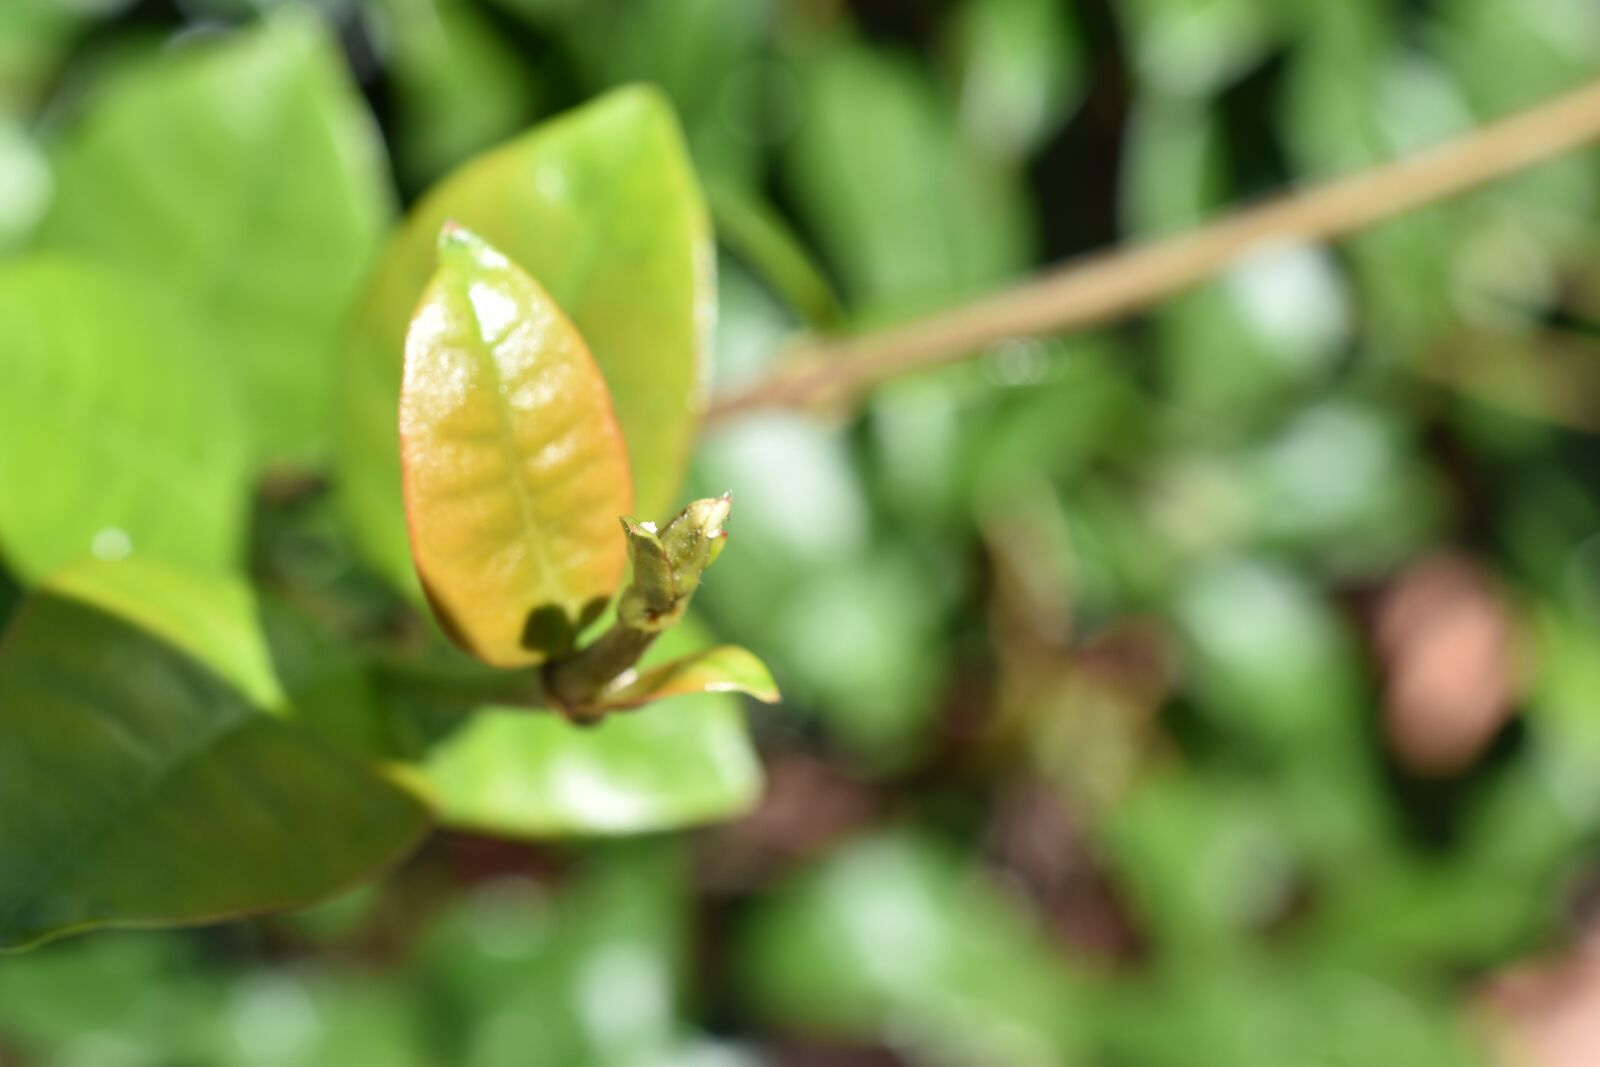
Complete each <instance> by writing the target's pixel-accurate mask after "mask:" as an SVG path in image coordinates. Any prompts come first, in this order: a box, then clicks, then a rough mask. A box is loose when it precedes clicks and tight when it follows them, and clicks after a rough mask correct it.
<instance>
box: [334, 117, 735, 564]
mask: <svg viewBox="0 0 1600 1067" xmlns="http://www.w3.org/2000/svg"><path fill="white" fill-rule="evenodd" d="M452 219H453V220H455V221H456V222H459V223H461V224H462V225H463V226H466V227H468V228H470V229H471V230H473V231H474V232H475V233H478V234H480V235H482V236H483V237H484V239H485V240H487V241H489V242H490V243H491V244H493V245H494V246H495V247H496V248H499V249H501V250H502V251H503V252H504V253H505V254H506V255H507V256H509V257H510V258H511V259H512V260H514V261H515V262H517V263H518V264H520V265H521V266H522V267H524V268H525V269H526V270H527V271H528V272H529V273H530V274H531V275H533V276H534V277H536V278H537V279H538V280H539V282H540V284H541V285H542V286H543V287H544V289H545V290H546V291H547V292H548V293H549V294H550V296H551V297H553V298H554V299H555V301H556V303H557V304H559V305H560V307H561V308H562V310H563V311H565V312H566V314H567V316H568V317H569V318H570V319H571V320H572V323H573V325H574V326H576V327H577V330H578V333H579V334H580V335H582V337H583V338H584V340H585V341H587V342H588V345H589V349H590V351H591V352H592V353H593V354H594V358H595V361H596V362H597V363H598V364H599V366H600V370H601V372H602V373H603V374H604V375H605V378H606V383H607V385H609V387H610V389H611V396H612V400H613V402H614V403H615V405H616V411H617V417H618V419H619V420H620V422H621V424H622V433H623V437H624V438H625V439H626V441H627V444H628V455H629V459H630V462H631V465H632V468H633V474H634V479H635V484H636V488H637V494H638V498H637V511H638V513H639V514H641V515H657V516H662V517H664V516H665V514H666V513H667V512H668V511H669V510H670V509H671V507H672V505H673V503H674V501H675V500H676V498H677V495H678V489H679V484H680V481H681V479H682V474H683V467H684V464H685V463H686V461H687V451H688V448H689V443H690V440H691V438H692V436H693V433H694V426H695V412H696V411H697V410H698V407H699V403H700V398H699V385H700V379H701V374H702V363H703V360H705V359H708V358H709V350H708V345H709V336H708V328H709V326H710V324H711V316H712V313H713V308H714V303H713V301H714V299H715V297H714V291H713V288H712V277H711V270H712V266H713V259H712V247H711V241H710V235H709V233H708V231H707V227H706V219H705V214H704V210H703V207H702V205H701V202H700V194H699V191H698V189H697V187H696V185H695V180H694V175H693V173H692V172H691V171H690V169H689V166H688V161H687V159H686V158H685V156H684V154H683V148H682V144H681V141H680V138H679V135H678V131H677V129H676V126H675V124H674V122H673V119H672V115H671V112H670V110H669V109H668V108H667V106H666V104H665V102H664V101H663V100H662V99H661V97H660V96H659V95H657V94H656V93H654V92H652V91H650V90H648V89H642V88H638V89H625V90H620V91H618V92H616V93H612V94H610V95H608V96H606V97H603V98H602V99H600V100H597V101H595V102H593V103H591V104H588V105H585V106H584V107H583V108H581V109H579V110H577V111H574V112H572V113H570V114H568V115H566V116H564V117H561V118H558V119H556V120H554V121H552V122H550V123H547V124H545V125H542V126H540V127H538V128H537V129H535V130H533V131H531V132H529V133H527V134H525V135H523V136H522V137H519V138H518V139H516V140H514V141H512V142H510V143H508V144H506V145H504V146H502V147H500V148H498V149H496V150H494V151H493V152H490V153H488V154H487V155H483V156H480V157H478V158H477V159H476V160H474V161H472V162H471V163H468V164H467V165H466V166H465V167H463V168H462V169H461V170H459V171H457V172H456V173H454V174H453V175H451V176H450V177H448V178H446V179H445V181H444V182H443V183H442V184H441V185H439V186H438V187H436V188H435V189H434V190H433V191H432V192H431V193H429V194H428V196H426V197H425V198H424V199H423V201H422V202H421V204H419V205H418V207H417V208H416V209H415V210H414V211H413V212H412V214H411V217H410V218H409V219H408V221H407V223H406V225H405V228H404V229H403V230H402V231H401V232H400V233H399V235H398V236H397V237H396V238H395V240H394V241H393V243H392V244H391V245H390V247H389V250H388V252H387V253H386V254H385V256H384V259H383V263H382V266H381V267H380V269H379V271H378V273H377V275H376V277H375V278H374V279H373V282H372V285H371V288H370V289H369V290H368V292H367V296H366V299H365V302H364V304H363V308H362V311H361V313H360V318H359V322H358V324H357V327H356V330H355V336H354V338H353V339H352V341H351V344H350V346H349V348H348V350H347V352H346V353H345V359H344V361H343V364H342V370H341V373H342V376H343V377H342V382H343V392H342V397H341V399H340V401H339V413H340V417H339V420H338V422H339V431H340V435H341V436H340V441H339V455H338V463H339V467H338V473H339V481H340V485H339V488H340V494H341V496H342V498H343V504H344V506H345V508H346V510H347V514H348V516H349V520H350V522H351V524H352V529H353V531H354V532H355V534H356V538H357V542H358V544H359V545H360V547H361V549H362V551H363V552H364V553H365V554H366V555H367V557H368V558H369V559H370V561H371V562H372V563H373V564H374V565H375V566H377V567H378V569H379V570H380V571H381V572H382V573H383V575H384V576H385V577H386V578H388V579H389V580H390V581H391V582H393V583H394V584H395V585H396V586H397V587H399V588H402V589H412V590H414V589H415V588H416V579H415V577H414V575H413V574H412V567H411V558H410V553H409V551H408V549H407V545H406V531H405V517H404V514H403V510H402V507H401V497H400V469H399V468H400V462H399V451H398V448H397V446H396V438H395V417H394V411H395V401H396V397H397V396H398V395H399V392H400V377H401V359H400V355H401V351H402V348H403V345H402V342H401V338H402V337H403V336H404V332H405V324H406V321H407V318H408V316H409V315H410V314H411V311H412V309H413V308H414V307H415V305H416V302H417V299H418V297H419V296H420V294H421V293H422V290H423V287H424V285H425V284H426V283H427V279H428V276H429V275H430V274H431V273H432V271H433V267H434V246H435V244H436V243H437V235H438V232H439V229H440V227H441V226H442V225H443V224H444V223H445V222H446V221H448V220H452ZM613 517H614V516H613Z"/></svg>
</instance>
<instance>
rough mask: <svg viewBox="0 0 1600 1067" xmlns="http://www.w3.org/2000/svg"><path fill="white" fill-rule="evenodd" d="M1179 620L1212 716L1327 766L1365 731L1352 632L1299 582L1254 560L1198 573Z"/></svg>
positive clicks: (1182, 596)
mask: <svg viewBox="0 0 1600 1067" xmlns="http://www.w3.org/2000/svg"><path fill="white" fill-rule="evenodd" d="M1177 612H1178V615H1177V621H1178V624H1179V626H1180V628H1181V631H1182V632H1183V634H1184V635H1185V637H1186V638H1187V640H1188V641H1189V642H1190V647H1191V649H1192V651H1193V655H1192V656H1191V659H1190V669H1191V671H1192V673H1193V675H1194V677H1193V680H1192V683H1191V684H1192V686H1193V688H1194V689H1195V691H1196V692H1197V694H1198V695H1199V697H1200V699H1201V700H1202V702H1203V706H1204V707H1205V709H1206V711H1208V712H1209V713H1211V714H1212V715H1214V716H1216V717H1217V719H1218V721H1219V723H1220V724H1222V725H1224V726H1226V727H1227V728H1229V729H1231V730H1236V731H1238V733H1239V734H1240V735H1241V736H1245V737H1250V738H1253V739H1256V740H1259V741H1261V742H1265V743H1267V744H1269V745H1272V746H1274V747H1276V748H1279V749H1280V750H1287V749H1293V750H1297V751H1300V752H1303V753H1306V754H1309V753H1311V752H1319V753H1321V755H1322V757H1323V758H1328V757H1329V756H1330V755H1332V753H1330V752H1329V747H1328V746H1329V744H1330V742H1333V743H1335V744H1336V747H1342V746H1343V745H1345V744H1348V743H1349V742H1350V741H1351V740H1352V739H1353V735H1354V730H1355V728H1356V727H1357V725H1358V723H1357V722H1355V721H1354V718H1353V711H1354V709H1355V708H1357V707H1359V706H1360V705H1359V701H1360V699H1361V693H1362V688H1361V678H1362V675H1361V670H1360V661H1359V660H1358V658H1357V655H1356V649H1355V647H1354V644H1353V642H1352V640H1351V637H1350V635H1349V633H1348V632H1347V631H1346V629H1345V627H1344V625H1343V624H1342V622H1341V621H1340V620H1339V619H1338V617H1337V616H1335V615H1334V614H1333V613H1332V611H1331V610H1330V608H1329V606H1328V605H1327V604H1325V603H1324V602H1323V601H1322V600H1321V599H1320V596H1319V594H1318V593H1317V591H1315V590H1313V589H1310V588H1307V587H1306V585H1305V583H1304V582H1303V581H1301V580H1300V579H1299V578H1298V577H1297V576H1295V575H1294V574H1292V573H1290V572H1287V571H1285V570H1283V569H1281V568H1277V567H1272V566H1268V565H1265V564H1262V563H1259V562H1253V561H1248V560H1224V561H1220V562H1218V563H1216V564H1214V565H1212V566H1208V567H1206V568H1204V569H1201V570H1198V571H1196V572H1195V573H1194V574H1193V575H1192V576H1191V577H1190V579H1189V580H1188V581H1187V582H1186V583H1185V584H1184V586H1183V587H1182V589H1181V590H1180V592H1179V600H1178V605H1177Z"/></svg>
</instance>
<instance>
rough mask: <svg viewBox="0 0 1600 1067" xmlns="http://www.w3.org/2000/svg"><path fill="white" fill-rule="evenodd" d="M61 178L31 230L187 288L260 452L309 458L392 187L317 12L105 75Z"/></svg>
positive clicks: (317, 445) (74, 134)
mask: <svg viewBox="0 0 1600 1067" xmlns="http://www.w3.org/2000/svg"><path fill="white" fill-rule="evenodd" d="M113 176H114V178H113ZM57 178H58V183H59V187H58V189H57V195H56V200H55V203H54V206H53V209H52V211H51V214H50V216H49V217H48V218H47V220H46V222H45V227H44V231H43V239H44V241H45V242H46V243H47V244H48V245H50V246H53V247H56V248H62V249H69V250H72V251H75V252H80V253H84V254H87V255H91V256H95V257H99V258H101V259H103V260H105V261H107V262H110V263H115V264H119V265H121V266H123V267H125V268H127V269H128V270H129V271H130V272H132V273H136V274H137V275H139V276H140V277H142V278H145V279H147V280H148V281H150V282H152V283H153V284H155V285H158V286H160V287H162V288H164V289H166V290H167V291H169V292H171V293H174V294H177V295H178V296H179V297H181V298H182V299H184V300H186V301H188V307H189V310H190V312H191V314H193V315H194V316H195V317H196V318H197V320H199V321H200V322H201V323H202V324H203V326H204V328H205V329H206V330H207V337H206V340H207V341H208V342H209V344H210V345H211V347H212V351H213V352H214V353H215V358H216V360H217V362H218V364H219V365H221V366H224V367H226V368H228V369H229V371H230V372H231V373H233V374H235V375H236V376H237V378H238V380H239V381H240V383H241V384H242V387H243V388H244V390H245V391H246V393H245V395H247V396H249V398H250V405H249V408H248V410H247V412H246V414H247V415H248V417H249V425H248V429H249V432H250V433H251V434H252V436H253V439H254V446H255V451H256V454H257V456H258V457H259V458H260V459H262V460H272V461H283V460H292V461H303V460H308V459H314V458H316V457H317V456H318V454H319V452H320V451H321V449H322V447H323V446H324V444H325V440H324V439H325V437H326V436H327V426H328V392H329V388H330V386H331V380H330V377H329V371H328V366H329V362H330V359H331V357H332V354H333V345H334V343H335V341H336V333H337V330H338V329H339V328H340V326H341V324H342V321H343V317H344V315H345V312H346V306H347V304H348V303H349V300H350V298H351V296H352V295H353V294H354V293H355V291H356V287H357V286H358V285H359V282H360V279H361V276H362V274H363V273H364V272H365V270H366V269H367V266H368V264H369V261H370V258H371V256H372V253H373V252H374V251H375V249H376V247H377V242H378V240H379V238H380V236H381V234H382V231H383V227H384V225H385V223H386V222H387V220H388V217H389V213H390V208H391V202H392V199H393V194H392V192H391V191H390V189H389V187H388V180H387V177H386V173H385V168H384V165H383V159H382V155H381V148H380V145H379V143H378V141H377V139H376V136H375V131H374V128H373V126H372V123H371V121H370V119H369V117H368V115H367V113H366V111H365V109H364V106H363V104H362V102H361V100H360V97H359V96H358V95H357V93H356V90H355V87H354V86H353V85H352V84H351V83H350V79H349V76H348V74H347V72H346V71H345V70H344V68H343V61H342V59H341V58H340V56H339V54H338V52H337V49H336V48H335V47H334V45H333V43H332V42H331V41H329V40H328V39H327V37H326V34H325V31H324V30H323V29H322V28H321V23H320V21H318V20H317V19H316V18H315V17H314V16H312V15H310V14H307V13H305V12H300V11H294V10H289V11H285V12H282V13H280V14H278V15H276V16H274V17H272V18H270V19H269V20H267V21H266V22H265V23H264V24H263V25H262V26H261V27H260V28H259V29H255V30H251V31H248V32H246V33H242V34H239V35H237V36H233V37H230V38H227V39H225V40H224V41H222V42H221V43H215V42H212V41H207V42H204V43H200V44H194V45H191V46H188V47H186V48H185V49H182V50H179V51H172V50H168V51H165V52H162V53H161V54H160V55H158V56H154V57H152V59H151V60H150V62H149V63H148V64H146V65H144V66H142V67H140V68H138V69H136V70H134V71H132V72H129V74H128V75H127V76H125V77H123V78H121V79H117V80H113V81H112V82H111V83H110V84H108V85H107V86H106V87H105V90H104V91H103V92H102V93H101V94H99V95H98V96H96V97H95V98H94V99H93V100H92V102H91V104H90V106H89V108H88V110H87V113H86V114H85V115H84V116H83V117H82V119H81V120H80V121H79V122H78V123H77V124H76V126H75V127H74V128H73V129H72V131H71V133H70V135H69V136H68V138H67V141H66V143H65V145H64V146H63V151H62V152H61V155H60V162H59V169H58V173H57Z"/></svg>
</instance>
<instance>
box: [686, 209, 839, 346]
mask: <svg viewBox="0 0 1600 1067" xmlns="http://www.w3.org/2000/svg"><path fill="white" fill-rule="evenodd" d="M706 194H707V197H708V199H709V201H710V204H711V214H712V217H713V218H714V219H715V220H716V224H717V235H718V239H719V240H721V242H722V243H723V245H725V246H726V247H727V248H728V249H730V250H731V251H732V252H733V253H734V254H735V255H736V256H738V257H739V258H740V260H742V261H743V262H744V263H745V264H746V265H748V266H749V267H750V269H751V270H753V271H755V272H756V273H757V274H759V275H760V276H761V279H762V281H764V282H766V284H767V285H768V286H770V287H771V289H772V291H773V292H775V293H777V294H778V295H779V296H781V297H782V298H783V300H784V302H785V303H786V304H787V305H788V307H789V308H790V309H791V310H793V311H794V313H795V314H796V315H798V316H799V317H800V318H801V319H802V320H803V321H804V322H805V324H806V325H807V326H809V327H811V328H812V329H814V330H826V329H830V328H832V327H835V326H837V325H838V324H839V319H840V314H841V312H840V308H839V298H838V296H837V295H835V293H834V291H833V287H832V286H831V285H830V284H829V283H828V279H827V278H826V277H825V276H824V275H823V273H822V271H821V269H820V268H818V266H817V265H816V263H814V262H813V261H812V260H811V257H810V255H809V253H808V252H807V251H806V249H805V247H804V246H803V245H802V244H801V243H800V239H799V238H798V237H797V236H796V235H795V234H794V232H793V231H791V230H790V229H789V226H788V224H787V223H786V222H785V221H784V220H783V217H782V216H781V215H779V214H778V212H777V211H775V210H774V209H773V208H772V207H771V206H770V205H769V204H767V203H766V202H765V201H764V200H762V199H761V198H760V197H759V196H757V195H756V194H755V193H752V192H750V191H748V190H746V189H744V188H743V187H742V186H739V185H735V184H734V183H732V182H716V183H714V184H712V185H710V186H708V187H707V190H706Z"/></svg>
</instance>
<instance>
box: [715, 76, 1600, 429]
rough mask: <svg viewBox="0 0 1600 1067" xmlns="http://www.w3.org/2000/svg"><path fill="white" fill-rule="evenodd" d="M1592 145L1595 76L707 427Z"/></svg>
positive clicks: (809, 364)
mask: <svg viewBox="0 0 1600 1067" xmlns="http://www.w3.org/2000/svg"><path fill="white" fill-rule="evenodd" d="M1596 139H1600V81H1595V82H1592V83H1590V84H1588V85H1586V86H1584V87H1583V88H1580V89H1577V90H1574V91H1572V92H1569V93H1566V94H1564V95H1561V96H1558V97H1555V98H1554V99H1551V100H1548V101H1545V102H1544V103H1541V104H1537V105H1535V106H1534V107H1531V108H1529V109H1527V110H1525V111H1522V112H1519V113H1517V114H1515V115H1512V116H1511V117H1509V118H1505V119H1501V120H1499V121H1498V122H1494V123H1491V124H1490V125H1488V126H1484V127H1483V128H1481V129H1478V130H1476V131H1473V132H1472V133H1469V134H1466V135H1464V136H1462V137H1460V138H1457V139H1456V140H1453V141H1450V142H1447V143H1445V144H1443V145H1440V146H1438V147H1436V148H1432V149H1429V150H1427V151H1424V152H1421V153H1418V154H1417V155H1414V156H1411V157H1409V158H1405V159H1401V160H1397V161H1395V162H1393V163H1386V164H1382V165H1380V166H1377V167H1373V168H1372V169H1370V170H1366V171H1362V172H1361V173H1358V174H1353V175H1350V176H1348V177H1344V178H1338V179H1334V180H1332V181H1328V182H1325V183H1323V184H1320V185H1316V186H1312V187H1311V188H1308V189H1306V190H1304V191H1301V192H1294V193H1289V194H1285V195H1282V196H1279V197H1278V198H1276V199H1273V200H1269V201H1267V202H1265V203H1262V204H1259V205H1256V206H1253V207H1245V208H1240V209H1237V210H1235V211H1233V212H1232V213H1231V214H1227V215H1224V216H1222V217H1221V218H1219V219H1217V220H1216V221H1215V222H1212V223H1210V224H1208V225H1206V226H1204V227H1201V228H1200V229H1197V230H1192V231H1189V232H1187V233H1182V234H1178V235H1176V236H1174V237H1170V238H1166V239H1163V240H1157V241H1151V242H1146V243H1139V244H1134V245H1131V246H1128V247H1125V248H1119V249H1113V250H1110V251H1108V252H1102V253H1097V254H1094V255H1090V256H1085V257H1083V258H1081V259H1079V260H1076V261H1074V262H1071V263H1067V264H1065V265H1063V266H1060V267H1056V268H1054V269H1052V270H1049V271H1047V272H1045V273H1044V274H1041V275H1039V276H1038V277H1036V278H1033V279H1031V280H1028V281H1025V282H1023V283H1021V284H1020V285H1017V286H1016V287H1014V288H1011V289H1006V290H1002V291H1000V292H997V293H993V294H991V295H989V296H985V297H980V298H978V299H977V300H974V301H972V302H970V303H967V304H963V305H960V306H957V307H954V308H950V309H948V310H945V311H940V312H936V313H934V314H932V315H928V316H926V317H924V318H920V319H916V320H914V321H911V322H907V323H904V324H901V325H897V326H889V327H885V328H883V329H878V330H872V331H869V332H866V333H861V334H857V335H855V336H852V337H842V338H838V339H830V340H817V341H812V342H809V343H806V344H804V345H803V346H801V347H800V348H799V349H798V350H797V351H795V352H794V355H793V358H791V359H790V360H788V361H787V362H786V363H785V364H784V365H783V366H781V367H780V368H779V369H778V370H777V371H775V372H774V373H773V374H772V375H771V376H770V377H768V378H766V379H764V380H761V381H758V382H756V383H754V384H753V385H751V386H749V387H746V388H743V389H740V390H736V391H734V392H733V393H731V394H729V395H726V396H723V397H720V398H718V399H716V400H715V401H713V403H712V406H711V410H710V412H709V413H708V416H707V419H708V421H720V420H723V419H728V418H731V417H734V416H737V415H741V414H743V413H746V412H749V411H752V410H756V409H760V408H769V407H807V406H812V405H817V404H825V403H830V402H837V401H841V400H845V399H849V398H851V397H854V396H856V395H859V394H860V393H862V392H864V391H866V390H868V389H870V388H872V387H873V386H875V385H877V384H879V383H881V382H883V381H885V380H886V379H889V378H893V377H896V376H898V375H901V374H906V373H908V372H911V371H916V370H922V369H924V368H928V367H934V366H938V365H940V364H943V363H949V362H952V361H955V360H958V359H962V358H964V357H967V356H969V355H974V354H976V353H978V352H980V351H982V350H983V349H984V347H985V346H987V345H990V344H993V343H994V342H996V341H1002V340H1005V339H1007V338H1015V337H1028V336H1037V335H1041V334H1054V333H1062V332H1065V331H1067V330H1072V329H1077V328H1081V327H1085V326H1091V325H1095V324H1099V323H1104V322H1106V321H1107V320H1110V319H1114V318H1117V317H1118V316H1122V315H1126V314H1128V313H1130V312H1133V311H1136V310H1138V309H1140V308H1143V307H1146V306H1148V305H1150V304H1152V303H1154V302H1156V301H1158V300H1160V299H1162V298H1163V297H1167V296H1170V295H1172V294H1174V293H1177V292H1179V291H1181V290H1183V289H1186V288H1189V287H1190V286H1192V285H1195V284H1196V283H1198V282H1202V281H1204V280H1206V279H1207V278H1210V277H1212V276H1214V275H1216V274H1218V273H1219V272H1221V271H1223V270H1226V269H1227V268H1228V267H1230V266H1232V265H1233V264H1235V263H1238V262H1239V261H1240V260H1241V259H1243V258H1245V257H1246V256H1248V255H1250V254H1251V253H1252V252H1255V251H1258V250H1260V249H1261V248H1263V247H1266V246H1268V245H1271V244H1274V243H1278V242H1285V241H1318V240H1328V239H1330V238H1335V237H1340V236H1343V235H1345V234H1349V233H1353V232H1355V231H1357V230H1360V229H1363V228H1364V227H1367V226H1371V225H1372V224H1373V223H1376V222H1381V221H1383V220H1384V219H1388V218H1392V217H1394V216H1396V215H1401V214H1404V213H1405V212H1408V211H1411V210H1413V209H1415V208H1418V207H1422V206H1424V205H1426V204H1431V203H1434V202H1436V201H1439V200H1444V199H1446V198H1448V197H1451V196H1455V195H1457V194H1459V193H1463V192H1466V191H1467V190H1469V189H1472V188H1474V187H1476V186H1479V185H1483V184H1485V183H1487V182H1492V181H1494V180H1496V179H1499V178H1503V177H1506V176H1508V175H1512V174H1515V173H1517V172H1519V171H1522V170H1526V169H1527V168H1529V167H1531V166H1534V165H1535V164H1538V163H1542V162H1544V161H1546V160H1549V159H1553V158H1555V157H1557V156H1561V155H1564V154H1566V153H1569V152H1572V151H1574V150H1576V149H1578V148H1581V147H1583V146H1584V145H1586V144H1588V143H1589V142H1591V141H1594V140H1596Z"/></svg>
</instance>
